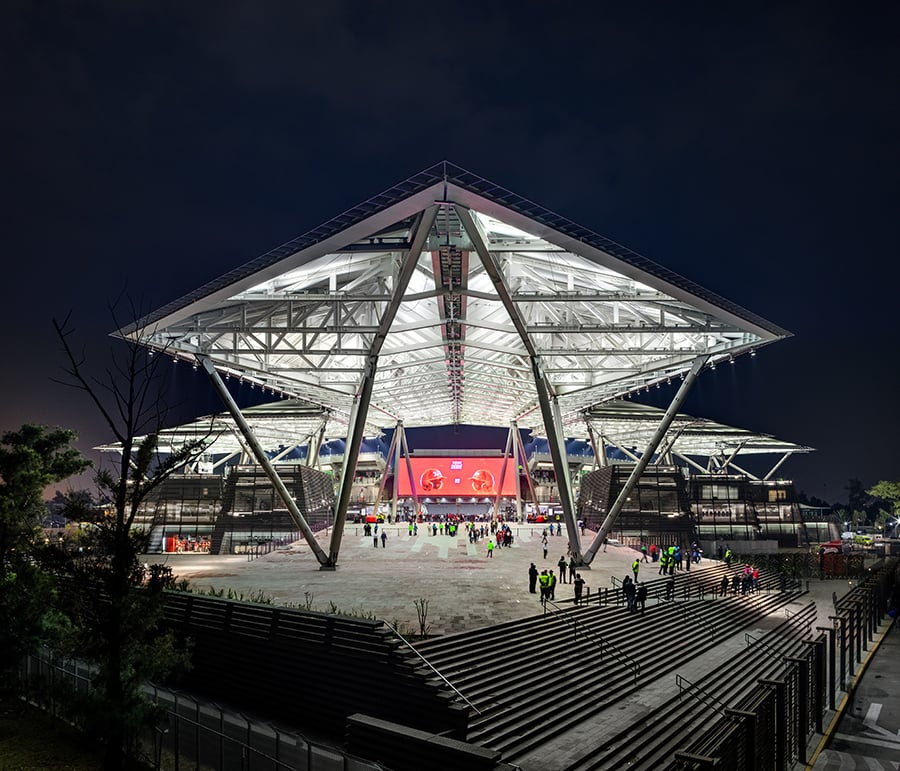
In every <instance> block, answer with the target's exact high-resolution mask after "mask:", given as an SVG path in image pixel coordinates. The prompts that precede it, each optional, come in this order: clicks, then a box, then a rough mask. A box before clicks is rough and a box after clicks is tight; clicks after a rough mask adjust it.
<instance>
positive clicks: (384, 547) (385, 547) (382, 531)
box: [381, 528, 387, 549]
mask: <svg viewBox="0 0 900 771" xmlns="http://www.w3.org/2000/svg"><path fill="white" fill-rule="evenodd" d="M386 543H387V533H386V532H385V531H384V528H381V548H382V549H387V546H386V545H385V544H386Z"/></svg>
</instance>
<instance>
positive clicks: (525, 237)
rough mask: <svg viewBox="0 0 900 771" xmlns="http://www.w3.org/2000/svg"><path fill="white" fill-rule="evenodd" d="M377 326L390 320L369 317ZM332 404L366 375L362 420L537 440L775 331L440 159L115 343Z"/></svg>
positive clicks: (775, 335) (343, 400)
mask: <svg viewBox="0 0 900 771" xmlns="http://www.w3.org/2000/svg"><path fill="white" fill-rule="evenodd" d="M385 319H392V321H391V323H390V325H389V326H388V325H387V323H386V322H385V323H382V322H383V321H384V320H385ZM122 334H124V336H127V337H130V338H132V339H136V340H139V341H140V342H141V343H143V344H146V345H149V346H151V347H153V348H155V349H157V350H164V351H166V352H167V353H169V354H170V355H173V356H176V357H179V358H184V359H188V360H193V359H194V358H195V357H196V356H199V355H206V356H209V357H210V359H211V360H212V362H213V363H214V364H215V366H216V367H217V369H218V370H219V371H220V372H222V373H225V374H231V375H233V376H235V377H243V378H244V379H245V380H250V381H253V382H257V383H259V384H261V385H262V386H263V387H268V388H271V389H273V390H275V391H277V392H279V393H282V394H285V395H288V396H290V397H293V398H297V399H301V400H304V401H305V402H307V403H309V404H310V405H315V406H318V407H321V408H323V409H325V410H329V411H331V412H332V413H333V414H334V415H335V416H336V417H337V418H338V419H341V420H342V421H343V422H345V423H346V420H347V416H349V414H350V411H351V405H352V401H353V398H354V395H355V394H356V393H357V391H358V389H359V387H360V384H361V382H362V379H363V375H364V372H365V371H366V368H367V366H370V365H371V366H374V367H375V372H376V374H375V379H374V388H373V392H372V397H371V406H370V408H369V411H368V421H369V425H370V426H371V425H382V426H387V425H391V424H393V423H394V422H395V421H397V420H402V421H403V422H404V424H405V425H406V426H410V427H412V426H438V425H451V424H470V425H486V426H509V425H510V422H511V421H513V420H515V421H517V423H518V425H519V427H520V428H529V429H532V430H533V431H535V432H536V433H538V434H543V432H544V427H543V424H542V419H541V411H540V409H539V408H538V397H537V391H536V386H535V373H536V372H537V373H539V374H540V375H542V376H543V377H544V378H545V379H546V383H547V386H548V388H549V390H550V394H551V396H556V397H557V403H558V405H559V409H560V417H561V419H562V422H563V424H564V425H565V426H566V433H567V434H570V435H571V433H572V431H571V427H573V426H574V425H576V424H583V420H584V415H585V411H586V410H588V409H589V408H590V407H592V406H595V405H598V404H601V403H603V402H606V401H608V400H610V399H614V398H616V397H618V396H621V395H622V394H625V393H628V392H632V391H634V390H636V389H637V388H640V387H646V386H647V385H650V384H653V383H656V382H660V381H664V380H666V379H668V378H670V377H672V376H675V375H678V374H680V373H681V372H683V371H685V370H686V369H688V368H689V367H690V365H691V362H692V360H693V359H694V358H695V357H696V356H698V355H700V354H710V355H711V356H712V361H716V360H721V359H727V358H730V357H732V356H736V355H738V354H740V353H744V352H747V351H752V350H754V349H756V348H758V347H760V346H762V345H765V344H768V343H771V342H774V341H776V340H779V339H782V338H784V337H786V336H788V335H789V333H788V332H786V331H785V330H783V329H781V328H779V327H777V326H776V325H774V324H772V323H770V322H768V321H766V320H765V319H762V318H760V317H759V316H757V315H755V314H753V313H751V312H750V311H747V310H746V309H744V308H741V307H740V306H738V305H735V304H734V303H731V302H729V301H728V300H725V299H724V298H722V297H719V296H718V295H716V294H714V293H712V292H710V291H708V290H705V289H703V288H702V287H700V286H698V285H697V284H695V283H693V282H691V281H689V280H687V279H685V278H683V277H681V276H679V275H677V274H675V273H673V272H671V271H669V270H667V269H665V268H663V267H661V266H660V265H657V264H656V263H654V262H651V261H650V260H648V259H646V258H644V257H641V256H640V255H638V254H636V253H634V252H632V251H630V250H629V249H626V248H625V247H623V246H620V245H619V244H616V243H614V242H613V241H610V240H609V239H607V238H604V237H603V236H599V235H597V234H596V233H592V232H591V231H589V230H586V229H585V228H583V227H581V226H579V225H576V224H575V223H573V222H571V221H570V220H567V219H565V218H563V217H560V216H558V215H556V214H554V213H552V212H550V211H548V210H546V209H544V208H542V207H540V206H538V205H536V204H534V203H532V202H530V201H528V200H526V199H524V198H521V197H520V196H517V195H515V194H514V193H511V192H510V191H508V190H505V189H503V188H501V187H498V186H497V185H494V184H493V183H490V182H488V181H486V180H484V179H482V178H480V177H478V176H476V175H474V174H471V173H470V172H467V171H465V170H463V169H461V168H459V167H457V166H454V165H453V164H450V163H447V162H444V163H440V164H437V165H435V166H433V167H431V168H429V169H426V170H425V171H422V172H420V173H419V174H416V175H415V176H413V177H410V178H409V179H407V180H405V181H404V182H401V183H400V184H398V185H395V186H394V187H392V188H391V189H390V190H387V191H385V192H384V193H382V194H381V195H378V196H375V197H374V198H372V199H370V200H368V201H366V202H365V203H363V204H360V205H359V206H357V207H355V208H353V209H351V210H350V211H348V212H345V213H344V214H342V215H340V216H339V217H335V218H334V219H332V220H330V221H329V222H326V223H325V224H324V225H322V226H320V227H318V228H316V229H315V230H312V231H310V232H309V233H307V234H305V235H303V236H300V237H299V238H296V239H294V240H292V241H289V242H288V243H286V244H284V245H283V246H280V247H278V248H277V249H274V250H272V251H270V252H268V253H266V254H264V255H262V256H260V257H258V258H257V259H255V260H253V261H251V262H249V263H247V264H246V265H243V266H241V267H240V268H237V269H235V270H232V271H230V272H229V273H226V274H225V275H224V276H222V277H221V278H219V279H216V280H215V281H212V282H210V283H208V284H206V285H205V286H203V287H201V288H199V289H198V290H196V291H194V292H192V293H190V294H188V295H186V296H185V297H182V298H181V299H180V300H178V301H176V302H173V303H170V304H169V305H167V306H165V307H163V308H161V309H159V310H158V311H156V312H155V313H153V314H151V315H150V316H148V317H146V318H144V319H142V320H141V321H139V322H137V323H136V324H134V325H133V326H132V327H130V328H129V329H127V330H124V332H123V333H122Z"/></svg>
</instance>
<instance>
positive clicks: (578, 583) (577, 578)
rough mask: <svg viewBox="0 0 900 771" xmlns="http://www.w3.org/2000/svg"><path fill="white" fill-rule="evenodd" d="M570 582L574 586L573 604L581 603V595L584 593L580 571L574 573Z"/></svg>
mask: <svg viewBox="0 0 900 771" xmlns="http://www.w3.org/2000/svg"><path fill="white" fill-rule="evenodd" d="M572 584H573V585H574V586H575V604H576V605H581V595H582V594H583V593H584V579H583V578H582V577H581V573H576V574H575V578H574V579H573V581H572Z"/></svg>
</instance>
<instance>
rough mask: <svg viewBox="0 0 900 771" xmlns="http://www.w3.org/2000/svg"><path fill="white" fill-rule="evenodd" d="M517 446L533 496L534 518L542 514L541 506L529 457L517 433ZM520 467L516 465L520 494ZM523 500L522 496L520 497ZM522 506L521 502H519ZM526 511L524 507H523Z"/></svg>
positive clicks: (529, 491) (517, 486) (529, 489)
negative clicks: (529, 464)
mask: <svg viewBox="0 0 900 771" xmlns="http://www.w3.org/2000/svg"><path fill="white" fill-rule="evenodd" d="M515 440H516V446H517V447H518V448H519V450H518V456H517V457H518V458H521V459H522V469H523V470H524V471H525V481H526V482H527V483H528V494H529V495H530V496H531V505H532V506H534V516H537V515H538V514H540V506H539V505H538V499H537V493H536V492H535V491H534V482H533V481H532V479H531V472H530V471H529V470H528V457H527V456H526V455H525V444H524V442H522V435H521V434H520V433H519V432H518V431H516V434H515ZM519 477H520V474H519V467H518V463H516V491H517V493H518V491H519V489H520V486H521V485H520V483H519ZM520 498H521V496H520ZM517 502H518V503H520V504H521V500H519V501H517ZM523 509H524V506H523Z"/></svg>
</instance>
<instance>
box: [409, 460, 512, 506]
mask: <svg viewBox="0 0 900 771" xmlns="http://www.w3.org/2000/svg"><path fill="white" fill-rule="evenodd" d="M410 463H411V465H412V471H413V478H414V480H415V484H416V493H417V494H418V495H419V496H420V497H423V498H426V497H430V498H472V497H475V498H484V497H488V498H491V497H496V496H497V494H498V489H497V488H498V486H499V485H500V470H501V469H502V468H503V458H496V457H494V458H470V457H465V458H453V457H438V458H410ZM515 468H516V467H515V462H514V461H513V460H512V459H510V460H508V461H507V463H506V477H505V478H504V480H503V489H502V490H500V491H499V494H500V495H503V496H510V497H513V496H515V494H516V478H515V474H516V471H515ZM397 492H398V494H399V495H400V496H401V497H404V496H406V497H408V496H411V495H412V489H411V487H410V484H409V472H408V471H407V470H406V460H405V459H402V458H401V460H400V466H399V468H398V469H397Z"/></svg>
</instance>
